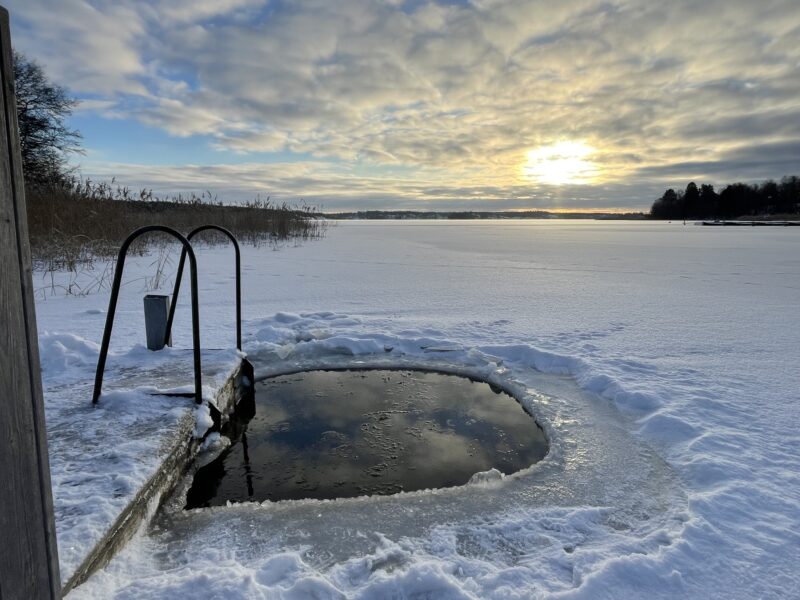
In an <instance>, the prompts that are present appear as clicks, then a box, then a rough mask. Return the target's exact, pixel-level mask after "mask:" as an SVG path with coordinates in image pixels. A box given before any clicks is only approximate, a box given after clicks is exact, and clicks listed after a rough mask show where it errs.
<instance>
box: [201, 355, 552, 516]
mask: <svg viewBox="0 0 800 600" xmlns="http://www.w3.org/2000/svg"><path fill="white" fill-rule="evenodd" d="M247 430H248V441H249V458H250V465H249V472H252V474H253V478H254V481H255V487H256V491H255V497H256V499H260V500H263V499H267V498H269V499H273V500H276V499H282V498H310V497H314V498H332V497H346V496H355V495H362V494H365V493H394V492H397V491H400V490H402V489H405V490H407V491H410V490H415V489H423V488H432V487H444V486H452V485H461V484H464V483H466V482H467V481H469V479H470V477H471V476H472V475H473V474H474V473H476V472H478V471H486V470H489V469H491V468H492V467H496V468H498V469H500V470H501V471H503V472H504V473H511V472H514V471H517V470H520V469H522V468H525V467H527V466H529V465H530V464H532V463H534V462H536V461H537V460H539V459H541V458H542V457H543V456H544V454H545V452H546V442H545V441H544V436H543V434H542V433H541V430H540V429H539V428H538V427H537V426H536V424H535V422H534V420H533V419H532V418H531V417H530V416H529V415H528V414H527V413H525V412H524V410H523V409H522V407H521V406H520V405H519V403H517V401H516V400H514V399H513V398H511V397H510V396H508V395H505V394H497V393H495V392H494V391H492V389H491V388H490V387H489V385H488V384H485V383H479V382H473V381H471V380H469V379H465V378H461V377H456V376H452V375H442V374H437V373H423V372H418V371H417V372H412V371H344V372H343V371H336V372H331V371H328V372H325V371H312V372H307V373H303V374H296V375H290V376H283V377H277V378H274V379H271V380H267V381H265V382H262V384H261V385H260V386H259V390H258V394H257V409H256V415H255V417H254V418H253V419H252V421H251V422H250V423H249V424H248V427H247ZM537 434H538V435H537ZM220 460H224V461H226V462H225V468H224V469H217V471H216V472H217V474H218V475H217V476H219V473H221V472H223V471H227V475H224V476H223V478H222V480H221V481H219V482H218V483H219V487H218V491H217V498H216V499H215V500H214V501H212V503H215V504H224V503H225V501H226V500H233V501H236V500H242V499H245V498H241V497H238V496H237V494H239V493H241V492H240V490H241V489H242V485H241V482H238V483H237V482H236V481H230V482H229V481H228V480H229V479H234V480H235V479H236V478H237V477H238V478H240V479H241V477H242V474H243V473H244V472H245V471H246V469H245V468H244V467H243V466H242V461H243V453H242V448H241V444H237V445H235V446H234V448H233V449H232V450H231V452H229V453H228V454H227V455H224V456H223V457H221V459H220Z"/></svg>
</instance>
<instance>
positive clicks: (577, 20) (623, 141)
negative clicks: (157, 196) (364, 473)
mask: <svg viewBox="0 0 800 600" xmlns="http://www.w3.org/2000/svg"><path fill="white" fill-rule="evenodd" d="M9 4H10V6H9V8H10V10H11V12H12V15H13V16H14V19H15V23H16V24H19V31H17V30H15V40H20V39H21V40H22V41H21V45H22V47H23V50H26V51H28V52H29V53H30V54H31V55H34V56H36V57H37V58H40V59H41V60H42V61H43V62H44V63H45V65H46V67H47V69H48V72H50V73H54V74H57V77H58V79H59V81H60V82H61V83H64V84H66V85H68V86H69V87H70V88H71V89H72V90H74V91H75V92H76V93H78V94H85V95H89V96H91V97H92V99H93V101H95V102H97V101H99V102H105V103H113V114H114V115H115V116H116V117H122V118H127V119H134V120H137V121H139V122H141V123H144V124H147V125H150V126H155V127H158V128H161V129H163V130H164V131H166V132H168V133H170V134H171V135H175V136H193V135H198V134H199V135H204V136H211V138H212V142H211V143H212V144H213V146H214V147H215V148H216V149H218V150H220V151H221V152H223V153H225V152H228V153H231V154H236V155H241V154H245V155H246V154H248V153H274V152H281V153H287V152H290V153H294V154H296V155H298V156H302V157H303V158H302V159H301V158H298V159H297V160H298V161H307V160H309V159H308V158H307V157H309V156H310V157H312V158H311V160H310V162H309V163H308V165H306V167H309V165H310V166H312V167H313V169H312V171H313V176H312V177H310V178H308V177H305V178H303V179H301V180H293V181H292V185H288V183H287V187H286V190H287V193H288V194H290V195H291V194H299V195H303V196H306V197H308V196H312V195H314V196H315V197H320V198H323V197H333V196H335V197H336V198H337V200H336V201H337V202H342V203H344V202H345V198H346V197H347V195H348V194H351V196H352V198H353V201H354V202H355V201H356V198H359V199H361V200H358V201H359V202H361V201H363V199H364V198H375V199H376V202H377V201H378V200H377V199H379V198H380V199H382V200H381V202H390V201H391V202H395V203H399V202H401V201H402V202H406V201H409V202H415V201H416V202H430V201H433V200H431V199H432V198H433V199H435V201H437V202H439V201H441V202H457V201H459V200H458V199H459V198H460V197H462V196H463V197H465V198H476V197H479V196H480V197H484V198H487V200H486V201H487V202H488V201H496V202H498V206H499V205H500V203H502V202H514V201H519V199H520V198H527V199H528V200H526V201H527V202H529V203H531V202H532V203H535V204H540V203H541V202H543V201H556V200H558V201H559V202H561V203H566V204H569V203H572V204H573V205H575V206H585V205H586V203H587V202H602V203H604V204H603V205H604V206H611V205H615V206H626V205H630V206H638V207H645V206H647V205H648V204H649V202H650V201H651V200H652V196H647V197H642V195H641V194H639V195H638V196H636V195H633V194H631V193H630V192H629V190H631V189H640V190H651V189H652V190H656V189H657V187H658V186H661V185H662V184H664V183H669V184H673V185H681V184H685V181H683V180H682V179H681V178H683V177H686V176H690V175H691V174H694V175H691V176H698V177H699V176H704V177H709V178H711V179H712V180H713V182H715V183H721V182H723V181H725V180H728V179H730V180H737V179H749V178H763V177H779V176H781V175H783V174H787V173H789V172H797V171H800V155H798V154H797V152H796V149H797V142H798V141H800V131H798V125H797V123H798V122H800V119H798V116H800V114H799V113H800V108H799V107H798V104H797V100H796V99H797V98H798V97H800V5H798V4H797V2H796V0H765V1H763V2H759V3H753V2H750V1H749V0H676V1H673V2H669V3H654V2H650V1H648V0H611V1H607V0H604V1H600V0H564V1H562V2H557V3H556V2H549V1H545V0H519V1H517V0H473V1H472V2H470V3H458V4H455V3H443V2H414V3H403V2H386V1H378V0H375V1H373V2H366V1H363V0H340V1H339V2H336V3H331V2H328V1H325V0H309V1H306V2H292V1H285V2H282V1H274V2H266V1H258V0H226V1H215V2H211V1H210V0H209V1H205V0H204V1H202V2H190V1H189V0H182V1H180V2H172V3H159V2H155V1H154V0H153V1H148V2H134V1H133V0H116V1H113V2H112V1H111V0H105V1H100V0H98V1H95V2H92V3H89V2H88V1H85V0H61V1H56V0H35V1H31V0H12V1H11V2H10V3H9ZM97 106H98V109H99V108H100V107H103V108H104V109H105V110H108V104H98V105H97ZM565 141H572V142H578V143H584V144H587V145H589V146H591V147H593V148H595V149H596V153H595V156H594V157H593V159H594V160H595V161H596V166H597V170H598V173H600V175H601V183H602V184H603V185H602V186H596V187H595V188H593V189H587V186H583V187H582V188H577V187H576V188H560V189H557V190H550V189H549V188H547V187H546V186H542V185H541V184H538V183H537V182H535V181H531V180H529V179H526V178H525V177H524V176H523V172H524V170H523V169H522V165H523V163H524V161H525V157H526V155H527V153H528V151H529V150H531V149H534V148H537V147H541V146H549V145H553V144H557V143H559V142H565ZM767 148H769V149H773V150H774V152H773V151H772V150H771V151H770V153H768V154H765V149H767ZM767 156H768V157H769V158H766V157H767ZM320 165H324V168H321V167H320ZM108 166H109V165H106V167H104V168H107V167H108ZM296 166H298V165H296ZM116 168H120V169H123V168H124V167H123V166H120V165H117V166H116ZM180 168H184V167H180V166H177V167H166V166H165V167H164V168H163V169H162V171H161V172H160V173H158V174H156V173H153V176H154V177H156V176H157V177H164V176H166V174H167V173H169V174H170V176H173V177H176V178H178V179H176V180H175V181H176V185H177V184H178V183H180V181H182V179H181V178H179V171H180ZM287 168H288V165H287ZM298 168H299V166H298ZM393 168H402V169H405V171H404V173H405V174H406V176H408V177H410V178H412V179H414V180H416V181H419V182H422V183H421V184H420V185H419V186H418V187H416V188H415V187H413V186H408V185H400V184H399V183H398V182H397V181H395V180H394V179H392V178H391V177H389V176H387V175H381V173H383V172H384V170H385V169H390V170H391V169H393ZM131 169H132V172H133V171H135V172H136V173H138V174H139V175H137V177H138V176H141V175H142V171H141V169H139V168H138V167H132V168H131ZM271 169H272V167H269V166H262V171H271ZM185 170H186V171H187V172H195V171H194V170H193V168H192V167H190V166H187V167H185ZM253 170H254V171H257V169H255V167H254V168H253ZM359 170H360V172H370V173H371V175H370V176H369V177H359V178H353V177H352V176H351V174H352V173H353V172H356V171H359ZM249 172H250V171H248V173H249ZM212 173H213V175H212ZM195 174H196V172H195ZM434 174H435V176H434ZM205 176H208V177H212V179H213V178H222V179H219V185H220V189H223V188H224V187H225V186H226V185H227V186H229V189H230V190H231V193H234V192H233V190H238V189H239V187H238V186H239V182H237V181H234V180H232V179H230V180H224V178H225V177H232V176H234V173H233V172H232V171H231V170H230V168H222V167H220V169H218V170H217V171H211V170H210V168H206V169H205V171H204V177H205ZM320 178H324V181H322V180H321V179H320ZM159 181H160V180H159ZM214 181H217V180H216V179H214ZM247 181H250V182H251V183H252V182H253V180H252V179H249V178H248V179H247ZM259 181H261V180H259ZM280 181H283V180H282V179H281V180H280ZM326 182H327V185H328V187H327V188H325V186H324V185H323V184H325V183H326ZM343 182H346V183H345V184H344V185H342V183H343ZM301 183H303V184H306V185H308V186H309V188H308V191H307V192H305V193H304V192H303V190H301V189H300V187H299V185H300V184H301ZM252 185H253V187H252V188H251V189H250V190H249V191H251V192H252V191H254V190H256V189H260V188H259V186H260V185H261V183H259V184H257V185H256V183H252ZM347 186H353V187H352V188H347ZM365 186H366V187H365ZM267 187H269V186H267ZM323 188H324V189H325V190H328V191H325V192H324V193H323ZM330 190H335V193H334V192H330ZM432 190H447V191H446V192H442V194H443V195H442V196H441V197H440V196H439V195H437V194H438V192H437V193H434V192H433V191H432ZM556 192H557V193H556ZM235 193H238V192H235ZM570 193H571V194H572V195H571V196H568V194H570ZM610 193H616V194H618V197H617V201H616V203H614V200H613V198H609V194H610ZM326 194H328V196H326ZM330 194H333V196H331V195H330ZM537 194H539V196H536V195H537ZM426 199H427V200H426ZM488 199H492V200H488ZM514 199H516V200H514Z"/></svg>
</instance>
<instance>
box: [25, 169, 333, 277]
mask: <svg viewBox="0 0 800 600" xmlns="http://www.w3.org/2000/svg"><path fill="white" fill-rule="evenodd" d="M26 199H27V207H28V227H29V233H30V243H31V253H32V255H33V260H34V264H35V265H36V267H37V268H39V269H43V270H45V271H54V270H68V271H76V270H78V269H79V268H80V267H81V266H86V265H91V264H92V263H93V262H94V261H96V260H98V259H113V258H114V257H115V256H116V253H117V251H118V250H119V246H120V244H121V243H122V241H123V240H124V239H125V238H126V237H127V236H128V235H129V234H130V233H131V232H132V231H133V230H134V229H136V228H138V227H142V226H144V225H151V224H159V225H167V226H169V227H173V228H175V229H177V230H178V231H180V232H182V233H188V232H189V231H190V230H192V229H194V228H195V227H198V226H200V225H205V224H215V225H220V226H222V227H225V228H226V229H229V230H230V231H231V232H232V233H233V234H234V235H235V236H236V237H237V239H239V241H240V243H252V244H256V245H261V244H269V243H277V242H280V241H286V240H310V239H316V238H319V237H322V236H323V235H324V233H325V229H326V223H325V221H324V220H322V219H319V218H317V216H316V214H315V211H314V210H313V209H312V208H310V207H302V208H294V207H290V206H287V205H285V204H284V205H280V206H275V205H273V204H271V203H270V201H269V199H267V200H266V201H264V200H261V199H258V198H257V199H255V200H254V201H252V202H249V203H247V204H245V205H239V206H230V205H224V204H222V203H221V202H219V201H218V200H217V199H216V198H215V197H213V196H212V195H211V194H210V193H205V194H202V195H199V196H198V195H195V194H191V195H189V196H177V197H170V198H166V199H161V198H157V197H155V196H153V194H152V192H151V191H148V190H142V191H140V192H138V193H133V192H132V191H131V190H130V189H128V188H125V187H120V186H114V185H113V182H112V184H111V185H109V184H106V183H98V184H95V183H93V182H91V181H88V180H86V181H81V180H78V179H70V180H66V181H62V182H58V183H51V184H48V185H44V186H41V185H40V186H29V187H28V188H27V189H26ZM166 239H171V238H166ZM208 239H209V240H210V241H212V243H213V240H214V236H213V235H210V236H208ZM164 240H165V237H164V236H159V235H158V234H152V235H150V236H146V237H145V238H143V239H142V243H141V244H139V246H138V247H136V248H134V249H132V250H133V251H138V252H139V253H141V252H143V251H144V250H145V249H147V248H148V247H150V246H152V245H154V244H160V243H161V244H163V243H164Z"/></svg>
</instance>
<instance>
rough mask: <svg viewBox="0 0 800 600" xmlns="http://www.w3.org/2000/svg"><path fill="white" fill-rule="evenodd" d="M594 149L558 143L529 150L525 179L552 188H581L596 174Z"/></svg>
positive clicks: (577, 143) (523, 168)
mask: <svg viewBox="0 0 800 600" xmlns="http://www.w3.org/2000/svg"><path fill="white" fill-rule="evenodd" d="M594 152H595V150H594V148H592V147H591V146H589V145H588V144H585V143H583V142H559V143H557V144H552V145H550V146H540V147H539V148H535V149H534V150H530V151H528V154H527V162H526V163H525V164H524V165H523V167H522V170H523V173H524V174H525V177H526V178H528V179H532V180H534V181H537V182H539V183H547V184H550V185H582V184H587V183H590V182H591V181H592V180H593V179H594V178H595V176H596V175H597V167H596V165H595V163H594V162H592V160H591V156H592V154H594Z"/></svg>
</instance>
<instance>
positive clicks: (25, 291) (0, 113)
mask: <svg viewBox="0 0 800 600" xmlns="http://www.w3.org/2000/svg"><path fill="white" fill-rule="evenodd" d="M0 53H2V61H0V75H1V76H2V86H0V95H2V109H0V323H2V327H1V328H0V600H11V599H17V598H20V599H28V598H31V599H38V598H48V599H50V598H60V597H61V581H60V579H59V572H58V552H57V549H56V533H55V520H54V517H53V498H52V491H51V489H50V465H49V461H48V457H47V435H46V431H45V425H44V402H43V400H42V379H41V371H40V367H39V348H38V339H37V335H36V314H35V312H34V304H33V291H32V283H31V256H30V248H29V246H28V222H27V215H26V213H25V190H24V185H23V179H22V162H21V155H20V145H19V131H18V129H17V108H16V101H15V99H14V71H13V66H12V64H13V63H12V57H11V37H10V30H9V19H8V11H7V10H6V9H5V8H3V7H0Z"/></svg>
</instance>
